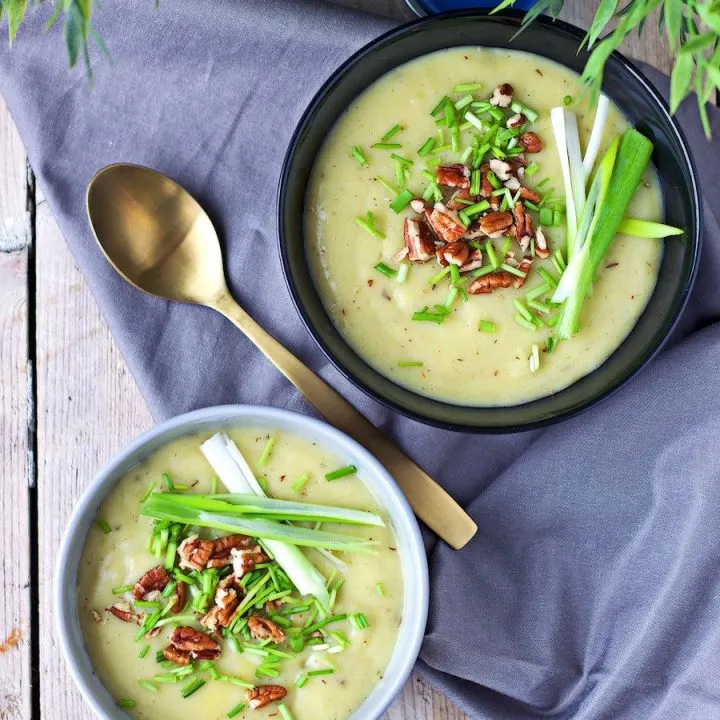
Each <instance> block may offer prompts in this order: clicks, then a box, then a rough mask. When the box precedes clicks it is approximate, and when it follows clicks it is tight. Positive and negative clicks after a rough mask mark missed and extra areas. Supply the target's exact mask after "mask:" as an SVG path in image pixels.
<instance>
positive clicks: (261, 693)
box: [245, 685, 287, 710]
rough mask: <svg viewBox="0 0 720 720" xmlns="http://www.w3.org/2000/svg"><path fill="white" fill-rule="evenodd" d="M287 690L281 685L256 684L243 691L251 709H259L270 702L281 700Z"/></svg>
mask: <svg viewBox="0 0 720 720" xmlns="http://www.w3.org/2000/svg"><path fill="white" fill-rule="evenodd" d="M286 695H287V690H286V689H285V688H284V687H283V686H282V685H257V686H255V687H254V688H252V690H246V691H245V699H246V700H247V702H248V705H249V706H250V707H251V708H252V709H253V710H259V709H260V708H264V707H265V706H266V705H269V704H270V703H271V702H277V701H278V700H282V699H283V698H284V697H285V696H286Z"/></svg>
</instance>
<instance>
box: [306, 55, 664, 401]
mask: <svg viewBox="0 0 720 720" xmlns="http://www.w3.org/2000/svg"><path fill="white" fill-rule="evenodd" d="M581 90H582V86H581V83H580V79H579V77H578V76H577V75H576V74H575V73H573V72H571V71H570V70H568V69H567V68H565V67H563V66H561V65H558V64H556V63H554V62H551V61H548V60H547V59H544V58H541V57H537V56H534V55H530V54H526V53H522V52H514V51H506V50H489V49H482V48H471V47H463V48H458V49H452V50H445V51H440V52H436V53H433V54H430V55H426V56H424V57H422V58H419V59H417V60H414V61H412V62H410V63H408V64H405V65H403V66H400V67H399V68H397V69H395V70H393V71H392V72H390V73H389V74H388V75H386V76H384V77H382V78H381V79H379V80H378V81H377V82H375V83H374V84H373V85H372V86H371V87H370V88H369V89H367V90H366V91H365V92H364V93H363V94H362V95H361V96H360V97H359V98H358V99H357V100H356V101H355V102H354V103H353V105H352V106H351V107H350V108H348V110H347V111H346V112H345V114H344V115H343V116H342V117H341V118H340V119H339V120H338V122H337V123H336V125H335V127H334V128H333V130H332V131H331V133H330V134H329V136H328V138H327V140H326V141H325V143H324V145H323V147H322V148H321V150H320V152H319V154H318V157H317V160H316V164H315V167H314V169H313V172H312V177H311V182H310V186H309V188H308V192H307V198H306V209H305V238H306V251H307V254H308V260H309V264H310V267H311V271H312V274H313V279H314V282H315V284H316V287H317V289H318V292H319V295H320V297H321V299H322V301H323V304H324V306H325V308H326V310H327V312H328V314H329V316H330V318H331V319H332V321H333V323H334V325H335V326H336V328H337V329H338V331H339V332H340V333H341V335H342V336H343V337H344V338H345V340H346V341H347V342H348V343H349V344H350V346H351V347H352V348H353V349H354V350H355V351H356V352H357V353H358V354H359V355H360V356H361V357H362V358H363V359H364V360H365V361H366V362H368V363H369V364H370V365H371V366H373V367H374V368H375V369H376V370H378V371H379V372H380V373H382V374H383V375H385V376H387V377H388V378H390V379H392V380H393V381H395V382H397V383H398V384H400V385H403V386H405V387H407V388H409V389H411V390H413V391H414V392H417V393H419V394H421V395H425V396H429V397H431V398H435V399H438V400H442V401H445V402H449V403H453V404H460V405H470V406H472V405H475V406H494V405H516V404H520V403H523V402H526V401H530V400H533V399H536V398H539V397H543V396H546V395H549V394H551V393H554V392H556V391H558V390H560V389H562V388H564V387H566V386H568V385H570V384H571V383H573V382H575V381H577V380H578V379H579V378H581V377H583V376H584V375H586V374H588V373H590V372H591V371H592V370H594V369H595V368H596V367H598V366H599V365H600V364H601V363H602V362H603V361H604V360H606V359H607V358H608V356H609V355H610V354H612V352H613V351H614V350H615V349H616V348H617V347H618V346H619V345H620V343H621V342H622V341H623V339H624V338H625V337H626V336H627V335H628V333H629V332H630V331H631V330H632V328H633V326H634V325H635V323H636V322H637V319H638V317H639V316H640V314H641V313H642V311H643V309H644V308H645V306H646V304H647V302H648V300H649V298H650V296H651V294H652V292H653V289H654V287H655V282H656V279H657V274H658V269H659V265H660V260H661V256H662V240H661V239H657V238H658V237H662V235H663V232H662V230H660V231H659V230H658V229H662V228H665V231H664V232H665V234H669V233H670V232H675V231H677V230H676V229H671V228H666V226H663V225H660V224H659V223H658V222H656V221H659V220H660V219H661V215H662V199H661V193H660V187H659V182H658V180H657V176H656V174H655V172H654V169H653V168H652V165H651V164H650V155H651V152H652V144H651V143H650V141H649V140H647V139H646V138H645V137H643V136H642V135H641V134H640V133H638V132H637V131H635V130H633V129H631V128H629V127H628V123H627V122H626V120H625V118H624V117H623V116H622V115H621V113H620V111H619V110H618V109H617V108H616V107H614V106H613V105H612V104H611V103H610V102H609V101H608V99H607V98H605V97H604V96H601V97H600V99H599V102H598V103H597V105H594V106H591V103H590V99H589V98H586V97H585V95H583V93H582V92H581ZM595 108H597V109H595ZM650 221H652V222H650ZM630 232H632V233H633V234H632V235H631V234H630ZM653 237H654V238H655V239H652V238H653Z"/></svg>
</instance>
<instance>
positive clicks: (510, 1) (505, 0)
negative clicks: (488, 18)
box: [490, 0, 515, 15]
mask: <svg viewBox="0 0 720 720" xmlns="http://www.w3.org/2000/svg"><path fill="white" fill-rule="evenodd" d="M514 4H515V0H502V2H501V3H499V4H498V5H496V6H495V7H494V8H493V9H492V10H491V11H490V14H491V15H494V14H495V13H499V12H501V11H502V10H505V8H509V7H512V6H513V5H514Z"/></svg>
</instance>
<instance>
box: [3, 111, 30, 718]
mask: <svg viewBox="0 0 720 720" xmlns="http://www.w3.org/2000/svg"><path fill="white" fill-rule="evenodd" d="M0 158H1V159H2V165H1V166H0V369H1V370H2V381H0V463H1V465H0V507H2V508H3V509H4V510H5V512H4V513H3V517H4V518H7V517H8V512H7V511H8V510H11V514H10V517H11V519H12V520H11V522H7V521H4V522H0V543H2V547H3V548H4V549H5V550H4V552H3V560H2V562H0V718H2V720H20V718H27V717H30V638H29V633H30V601H29V590H28V588H29V580H30V536H29V530H28V527H29V526H28V516H29V513H28V487H29V481H30V467H29V463H28V460H29V457H30V455H29V453H28V420H29V416H28V342H27V340H28V325H27V322H28V295H27V291H28V286H27V269H28V239H29V238H30V223H29V216H28V214H27V212H26V201H27V195H26V189H27V185H26V173H27V169H26V167H27V161H26V156H25V150H24V148H23V145H22V143H21V141H20V138H19V136H18V134H17V131H16V130H15V127H14V125H13V123H12V120H11V119H10V115H9V113H8V112H7V108H6V107H5V104H4V103H3V102H2V101H1V100H0ZM13 248H15V249H13Z"/></svg>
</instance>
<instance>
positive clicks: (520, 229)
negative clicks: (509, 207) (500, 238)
mask: <svg viewBox="0 0 720 720" xmlns="http://www.w3.org/2000/svg"><path fill="white" fill-rule="evenodd" d="M513 215H514V216H515V237H516V238H517V240H518V242H519V243H520V245H521V247H522V239H523V238H524V237H525V236H526V235H527V234H528V232H527V227H526V218H527V215H526V213H525V206H524V205H523V204H522V203H521V202H516V203H515V207H514V208H513ZM529 242H530V241H529V240H528V243H529ZM526 251H527V247H524V248H523V252H526Z"/></svg>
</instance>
